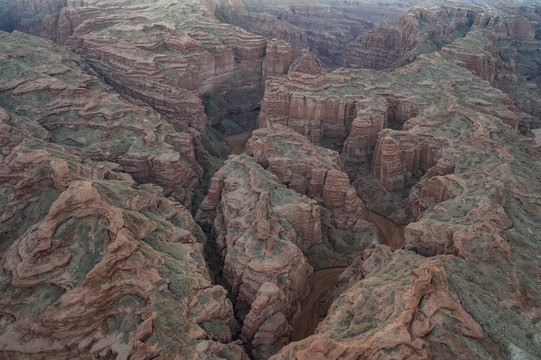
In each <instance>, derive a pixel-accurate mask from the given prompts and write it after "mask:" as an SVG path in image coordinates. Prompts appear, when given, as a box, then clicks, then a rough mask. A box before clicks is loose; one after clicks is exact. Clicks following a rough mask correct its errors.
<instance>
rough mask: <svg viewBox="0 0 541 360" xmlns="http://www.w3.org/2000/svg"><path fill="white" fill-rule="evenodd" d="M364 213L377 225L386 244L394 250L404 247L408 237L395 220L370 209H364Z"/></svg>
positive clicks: (367, 218)
mask: <svg viewBox="0 0 541 360" xmlns="http://www.w3.org/2000/svg"><path fill="white" fill-rule="evenodd" d="M363 214H364V216H365V218H366V220H368V221H369V222H371V223H373V224H374V225H376V228H377V229H378V232H379V235H380V237H381V238H382V239H383V243H384V244H385V245H388V246H390V247H391V248H392V249H393V250H396V249H401V248H403V247H404V244H405V242H406V239H405V237H404V230H402V229H400V228H399V227H398V226H396V224H395V223H394V222H392V221H391V220H389V219H387V218H386V217H385V216H382V215H379V214H376V213H375V212H373V211H370V210H368V209H366V208H365V209H363Z"/></svg>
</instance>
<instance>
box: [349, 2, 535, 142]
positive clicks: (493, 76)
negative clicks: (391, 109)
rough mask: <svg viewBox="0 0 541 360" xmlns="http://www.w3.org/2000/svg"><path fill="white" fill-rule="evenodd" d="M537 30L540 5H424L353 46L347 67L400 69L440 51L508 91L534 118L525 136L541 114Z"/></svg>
mask: <svg viewBox="0 0 541 360" xmlns="http://www.w3.org/2000/svg"><path fill="white" fill-rule="evenodd" d="M539 29H541V28H540V19H539V6H538V5H523V6H517V5H505V4H503V3H501V4H495V5H494V6H488V5H483V4H459V3H450V2H444V3H442V4H435V3H434V4H425V5H420V6H417V7H414V8H413V9H411V10H410V11H408V12H407V13H406V14H405V15H404V16H403V17H401V18H400V20H399V22H398V23H397V24H396V25H388V24H382V25H380V26H377V27H376V28H374V29H373V30H371V31H369V32H367V33H366V34H364V35H362V36H361V37H359V38H358V39H357V41H356V42H351V43H350V45H349V46H348V48H347V49H346V51H345V53H344V65H345V66H347V67H352V68H370V69H387V68H396V67H399V66H402V65H404V64H407V63H410V62H411V61H413V60H414V59H415V58H416V57H417V56H418V55H420V54H426V53H430V52H433V51H437V50H440V49H441V51H442V54H444V55H445V56H448V57H450V58H452V59H454V60H456V61H457V63H458V64H460V65H461V66H464V67H466V68H467V69H469V70H470V71H472V73H473V74H475V75H477V76H479V77H480V78H482V79H484V80H487V81H490V82H491V83H492V84H493V85H495V86H496V87H498V88H499V89H501V90H503V91H505V92H506V93H508V94H509V95H510V96H511V98H512V99H513V100H514V101H515V102H516V103H517V105H518V106H519V108H520V109H521V110H522V111H524V112H526V113H528V114H530V115H531V116H533V118H531V119H529V120H525V122H524V123H523V124H521V128H522V129H523V131H524V132H527V131H528V129H529V128H530V127H538V126H539V124H538V120H537V118H538V117H539V114H541V111H540V108H541V106H540V104H539V101H538V100H537V99H539V97H540V96H541V93H540V92H539V83H537V84H536V83H535V81H536V80H535V79H538V76H537V74H538V73H539V64H538V61H537V60H535V59H536V58H538V57H539V56H538V55H539V36H537V37H536V34H538V33H539V32H540V30H539ZM532 80H533V81H532ZM529 81H532V82H529ZM525 83H526V84H527V85H526V86H524V84H525Z"/></svg>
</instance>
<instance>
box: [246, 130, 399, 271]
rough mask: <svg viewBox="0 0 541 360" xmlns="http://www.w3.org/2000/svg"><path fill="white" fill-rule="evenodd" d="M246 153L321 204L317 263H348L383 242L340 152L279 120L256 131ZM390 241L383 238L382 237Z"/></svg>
mask: <svg viewBox="0 0 541 360" xmlns="http://www.w3.org/2000/svg"><path fill="white" fill-rule="evenodd" d="M246 153H247V154H249V155H251V156H252V157H253V158H254V159H255V160H256V161H257V162H258V163H259V164H260V165H261V166H263V167H264V168H265V169H267V170H268V171H269V172H271V173H273V174H274V175H276V176H277V177H278V181H279V182H280V183H282V184H284V185H286V186H288V187H289V188H290V189H293V190H295V191H296V192H298V193H299V194H303V195H307V196H309V197H310V198H312V199H314V200H316V201H317V202H318V203H319V205H320V208H321V218H322V224H323V244H321V245H320V246H318V247H314V248H313V249H312V250H311V251H310V252H308V259H309V261H310V262H311V264H312V265H313V266H314V267H315V268H318V269H320V268H323V267H329V266H335V267H336V266H344V265H345V263H344V260H345V259H346V258H348V257H350V258H352V257H353V256H354V254H356V253H359V252H362V251H363V250H364V249H365V248H367V247H369V246H371V245H374V244H376V243H378V242H379V241H380V240H379V239H378V232H377V230H376V228H375V226H374V225H373V224H371V223H370V222H368V221H367V219H366V217H365V211H366V209H365V207H364V206H363V202H362V200H361V199H360V198H359V197H358V196H357V193H356V192H355V189H354V188H353V186H351V185H350V183H349V178H348V176H347V175H346V174H345V173H344V172H342V171H341V169H342V165H341V162H340V157H339V155H338V153H337V152H335V151H332V150H329V149H325V148H322V147H317V146H314V145H313V144H311V143H310V142H309V141H308V139H307V138H305V137H304V136H302V135H301V134H298V133H296V132H294V131H293V130H291V129H290V128H288V127H286V126H283V125H278V124H275V125H273V126H272V127H271V128H264V129H259V130H256V131H254V132H253V134H252V137H251V138H250V139H249V140H248V143H247V144H246ZM387 240H388V239H383V238H382V237H381V241H382V242H386V241H387ZM389 245H391V244H390V243H389Z"/></svg>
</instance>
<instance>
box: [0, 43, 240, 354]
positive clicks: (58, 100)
mask: <svg viewBox="0 0 541 360" xmlns="http://www.w3.org/2000/svg"><path fill="white" fill-rule="evenodd" d="M0 48H1V49H2V51H1V52H0V54H1V55H0V66H1V67H2V69H4V70H5V71H3V72H2V81H1V82H0V84H1V88H2V90H1V95H0V104H1V107H0V146H1V155H0V212H1V214H2V215H1V216H0V239H1V241H0V265H1V266H0V289H1V293H2V296H1V299H0V323H1V324H2V325H1V326H0V357H1V358H6V359H7V358H9V359H28V358H55V359H74V358H81V357H91V358H108V357H109V358H118V359H128V358H154V357H157V356H163V355H164V354H165V355H166V356H168V357H170V358H184V357H189V358H205V357H216V358H229V359H247V358H248V357H247V355H246V353H245V352H244V349H243V348H242V346H241V345H240V343H239V342H235V341H233V337H234V335H235V334H236V333H237V332H238V331H239V326H238V324H237V322H236V320H235V318H234V314H233V307H232V304H231V302H230V301H229V300H228V299H227V292H226V290H225V289H224V288H223V287H221V286H217V285H214V284H213V283H212V281H211V279H210V275H209V272H208V269H207V267H206V265H205V262H204V257H203V245H202V244H201V243H203V242H205V237H204V235H203V233H202V231H201V229H200V227H199V226H198V225H197V224H196V223H195V222H194V220H193V218H192V217H191V214H190V212H189V211H188V210H187V209H186V208H185V207H184V206H183V205H181V204H180V203H179V202H177V201H176V200H174V199H173V198H165V197H164V196H163V195H162V193H163V189H162V188H161V187H159V186H157V185H153V184H141V185H138V184H137V183H136V182H135V181H134V180H133V178H132V176H131V175H130V172H131V174H133V177H135V178H137V176H136V175H138V174H137V172H136V171H134V169H133V168H130V167H128V166H126V167H125V164H122V165H121V163H122V162H121V161H120V160H119V161H118V163H115V162H112V161H113V160H115V159H114V158H110V159H107V158H99V157H98V158H97V160H99V162H94V161H93V160H92V156H91V155H89V152H88V151H86V149H88V148H89V146H91V145H92V144H90V141H88V140H87V139H93V140H95V141H96V144H97V145H99V146H103V147H104V149H107V147H106V146H107V145H109V146H110V148H109V149H116V148H120V149H122V148H123V142H128V147H127V148H128V149H129V146H134V147H137V146H141V147H143V145H141V144H144V140H145V139H146V140H148V142H147V146H145V147H144V148H145V151H146V154H147V155H146V156H147V157H151V156H154V155H153V154H154V153H153V152H154V151H157V152H159V153H161V154H162V155H165V157H164V158H163V159H164V160H163V161H164V162H165V161H166V160H167V156H170V154H173V155H175V154H176V156H177V157H178V156H179V154H180V153H179V152H177V151H175V150H174V149H173V147H174V146H173V145H170V144H168V143H167V142H166V140H165V139H166V135H163V134H160V133H159V131H158V130H157V129H156V127H162V128H164V130H165V131H166V132H167V133H168V136H171V137H172V138H174V137H175V136H180V138H182V136H181V134H180V133H175V132H174V130H173V129H172V126H170V125H168V124H167V123H166V122H164V121H162V120H161V118H160V116H159V115H158V114H156V113H155V112H153V111H152V110H150V109H148V108H140V107H135V106H133V105H131V104H129V103H127V102H125V101H124V100H123V99H121V98H120V97H119V96H118V95H115V94H114V93H113V92H111V90H110V89H109V88H108V87H106V86H104V85H102V84H100V82H99V81H98V80H97V78H95V77H93V76H88V75H84V73H83V71H82V70H81V69H80V68H79V67H78V64H79V63H80V62H81V61H80V58H79V57H77V56H74V55H72V54H70V53H68V52H67V51H65V50H63V49H59V48H57V47H56V46H54V45H53V44H52V43H50V42H49V41H46V40H44V39H39V38H35V37H31V36H29V35H24V34H21V33H13V34H10V35H9V34H6V33H1V34H0ZM106 125H107V126H106ZM105 131H107V132H108V140H109V142H105V141H104V140H103V138H100V137H99V136H98V135H100V136H101V135H103V133H104V132H105ZM151 140H153V141H152V142H151ZM177 145H178V146H179V148H180V144H178V143H177ZM114 151H117V150H114ZM114 151H113V150H111V156H114V155H116V156H118V157H121V155H122V153H120V155H118V153H117V152H114ZM118 151H122V150H118ZM124 151H125V150H124ZM143 155H144V154H143ZM173 155H171V156H173ZM159 156H160V155H156V158H159ZM107 160H108V161H107ZM165 166H166V167H167V168H168V169H169V171H174V169H175V168H174V166H173V165H169V164H168V165H165ZM184 171H185V172H186V171H187V170H184ZM164 174H167V173H166V172H164ZM164 176H165V175H164ZM175 176H178V174H175ZM156 181H161V180H159V179H158V178H157V179H156ZM164 186H166V184H164ZM179 329H182V331H179Z"/></svg>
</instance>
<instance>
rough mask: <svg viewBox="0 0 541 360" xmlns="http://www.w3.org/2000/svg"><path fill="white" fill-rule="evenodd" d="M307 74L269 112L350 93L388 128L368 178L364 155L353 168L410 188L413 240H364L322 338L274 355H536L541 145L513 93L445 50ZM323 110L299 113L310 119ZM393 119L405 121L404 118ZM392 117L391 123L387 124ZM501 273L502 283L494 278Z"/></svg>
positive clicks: (387, 185) (392, 187)
mask: <svg viewBox="0 0 541 360" xmlns="http://www.w3.org/2000/svg"><path fill="white" fill-rule="evenodd" d="M307 79H308V78H306V77H305V78H302V79H301V80H304V82H295V81H294V80H292V78H291V76H290V77H282V78H280V79H274V80H273V81H272V82H271V84H270V86H269V89H271V92H270V93H269V96H270V99H271V100H274V99H278V100H276V101H269V102H268V103H265V102H264V106H263V109H262V112H261V114H262V116H263V115H265V116H267V117H266V119H267V121H269V119H275V120H276V122H281V121H282V122H285V123H288V121H291V120H292V118H293V116H295V115H296V114H298V113H302V111H303V109H304V108H303V107H302V106H299V104H300V103H299V102H296V103H294V99H297V98H299V99H301V98H302V99H304V100H303V102H306V103H309V102H311V101H314V100H313V99H317V101H318V102H321V103H324V102H330V101H334V102H336V101H340V100H341V99H345V95H346V94H347V95H348V96H350V97H349V98H348V99H349V100H350V101H352V102H354V103H355V108H356V111H357V113H356V114H355V118H356V119H359V118H362V119H363V122H362V123H361V124H363V125H364V124H370V122H372V124H373V125H372V126H373V127H376V126H378V127H377V128H376V129H375V130H374V132H376V133H377V140H376V143H375V145H374V146H375V148H374V152H373V156H372V158H371V161H370V163H371V172H372V174H371V175H366V176H362V171H360V170H359V169H362V167H363V162H362V161H359V160H358V159H355V158H353V159H351V160H353V161H352V162H350V165H349V166H351V168H350V171H351V172H354V171H356V170H355V169H358V170H357V172H358V173H361V177H360V178H359V180H358V181H357V182H356V184H357V186H358V187H359V188H362V187H363V186H366V185H363V180H366V181H367V182H368V181H369V180H370V178H372V177H375V178H376V179H378V180H379V182H380V184H381V186H382V188H384V189H386V190H387V192H395V191H404V190H405V192H404V194H405V196H406V201H404V202H403V203H402V206H404V207H405V208H406V209H407V211H408V212H409V216H408V217H409V221H410V223H409V224H408V225H407V226H406V227H405V239H406V241H405V249H406V250H407V251H395V252H391V250H390V249H389V248H386V247H375V248H373V249H369V250H366V251H365V253H364V254H363V256H361V257H359V258H357V260H356V261H355V262H354V263H353V264H352V265H351V266H350V268H349V269H347V270H346V271H345V272H344V273H343V275H342V276H341V277H342V282H343V285H342V286H343V289H345V290H344V291H343V292H342V293H341V294H340V295H339V296H338V298H337V299H336V300H335V301H334V302H333V305H332V307H331V309H330V310H329V315H328V316H327V317H326V318H325V320H324V321H323V322H322V323H320V325H319V326H318V328H317V330H316V333H315V335H313V336H310V337H308V338H307V339H305V340H301V341H298V342H294V343H292V344H290V345H288V346H286V347H285V348H284V349H282V351H281V352H280V353H279V354H277V355H276V356H274V357H273V358H272V359H293V358H321V359H323V358H325V359H356V358H359V357H362V358H366V359H377V358H382V357H387V356H393V357H396V358H409V357H415V358H426V359H430V358H439V357H443V358H455V357H460V356H465V357H466V358H480V359H484V358H486V359H490V358H507V357H512V356H518V355H516V354H521V355H520V356H524V357H525V358H532V359H533V358H535V357H537V356H538V354H540V353H541V347H540V345H539V344H540V343H539V341H538V340H533V341H530V340H526V341H525V340H524V339H525V338H535V339H538V337H537V335H535V334H537V333H538V330H539V326H541V325H540V323H539V321H538V318H537V316H539V312H538V308H537V304H538V302H539V300H538V299H539V294H538V292H537V290H535V288H536V285H535V284H536V283H537V282H538V281H539V271H538V266H539V260H538V259H537V258H536V257H535V255H532V254H534V253H536V251H537V250H533V247H535V246H536V245H534V244H535V241H536V240H533V238H532V236H533V234H536V233H538V232H539V230H540V229H538V227H539V226H538V225H534V223H536V222H537V221H536V220H533V219H534V218H535V219H536V218H537V217H538V216H539V214H541V212H539V209H538V208H539V204H538V201H537V200H536V199H535V197H532V196H531V195H529V194H531V193H535V192H536V190H535V189H539V178H538V176H537V175H534V174H537V173H538V172H539V171H540V170H541V169H540V163H539V161H538V160H537V158H536V157H537V155H536V154H537V150H534V147H532V146H531V145H530V141H529V139H528V138H526V137H523V136H521V135H519V134H518V133H517V130H518V126H519V123H520V121H521V118H520V117H519V116H518V115H517V113H518V109H517V107H516V106H515V105H514V104H513V102H512V100H511V99H510V98H509V97H508V96H507V95H506V94H504V93H502V92H501V91H500V90H497V89H495V88H494V87H492V86H491V85H490V84H489V83H488V82H486V81H481V80H479V79H478V78H476V77H472V75H471V73H470V71H468V70H467V69H464V68H462V67H461V66H458V65H457V64H456V63H455V62H454V61H450V60H448V59H446V58H445V57H444V56H442V54H440V53H434V54H431V55H430V56H421V57H419V58H418V59H417V60H416V61H415V62H413V63H412V64H410V65H408V66H405V67H402V68H400V69H397V70H395V71H392V72H373V71H369V70H350V69H340V70H338V71H335V72H333V73H330V74H328V75H326V76H325V77H312V78H310V82H309V81H308V80H307ZM376 79H377V80H376ZM273 83H274V84H273ZM290 86H291V87H290ZM293 88H294V89H295V90H292V89H293ZM274 91H276V92H277V93H279V92H280V91H283V93H285V94H281V95H280V96H276V97H275V96H274V95H275V92H274ZM355 93H357V94H358V95H357V98H355V97H354V96H352V94H355ZM288 94H292V95H291V96H289V95H288ZM367 94H373V95H370V96H367ZM425 96H426V97H425ZM289 99H291V101H289ZM273 103H280V104H281V105H280V106H278V107H276V108H277V109H278V111H277V115H276V116H275V117H273V115H272V114H273V112H272V110H270V109H272V107H270V106H269V107H266V106H267V105H265V104H269V105H270V104H273ZM283 104H288V105H290V104H295V106H294V107H293V106H291V107H289V106H287V105H286V106H284V105H283ZM400 104H402V105H400ZM284 108H285V109H287V110H288V112H287V113H286V115H283V114H284V113H285V112H282V109H284ZM307 108H308V107H307ZM293 109H295V110H293ZM299 110H300V111H299ZM390 113H393V114H394V115H392V116H389V114H390ZM269 114H271V115H269ZM398 114H404V115H398ZM410 116H412V117H410ZM321 118H324V117H321V116H320V117H316V116H313V117H311V116H306V115H305V116H303V117H302V118H294V122H293V124H298V123H301V122H302V121H304V122H305V123H306V124H307V125H306V127H305V129H306V128H308V129H310V124H311V123H314V124H319V123H320V119H321ZM338 119H339V123H342V121H344V119H345V117H341V118H340V117H338ZM391 119H395V120H397V119H403V120H405V121H403V122H402V123H401V126H395V125H392V121H391ZM269 122H270V121H269ZM386 122H387V125H386V126H388V127H389V128H386V129H383V130H381V131H377V130H378V129H379V128H380V127H381V124H382V123H383V124H385V123H386ZM398 123H400V122H398ZM352 124H355V121H353V122H352ZM352 129H353V127H352ZM300 130H301V131H302V129H300ZM352 132H353V130H352ZM322 133H323V134H325V132H322ZM308 134H311V133H308ZM367 138H368V136H367ZM372 139H373V138H372ZM357 143H358V142H357V141H351V139H350V141H348V143H347V146H344V153H343V156H344V158H345V160H349V159H348V158H349V157H350V156H351V154H353V155H355V154H359V155H361V156H363V155H362V151H361V152H358V153H357V152H355V151H353V152H349V153H348V152H347V149H351V148H350V146H353V145H355V144H357ZM364 156H366V155H364ZM366 162H367V161H365V163H366ZM480 174H483V175H480ZM527 179H528V180H527ZM360 190H362V189H360ZM360 192H361V193H363V191H360ZM380 199H381V198H380ZM380 201H381V200H380ZM366 204H368V205H369V206H373V205H374V203H373V202H370V201H368V202H367V203H366ZM399 206H400V205H399ZM403 215H404V214H402V215H400V214H394V216H396V217H400V216H403ZM534 238H535V236H534ZM474 269H475V270H474ZM480 277H482V278H483V279H484V280H481V278H480ZM496 278H498V279H505V280H504V281H498V283H497V284H494V281H493V280H487V279H496ZM504 294H505V295H504ZM509 294H513V295H509ZM390 304H391V305H390ZM517 310H518V311H517ZM495 313H497V314H498V318H497V319H494V317H493V316H492V314H495ZM534 314H535V315H534ZM488 319H490V320H488ZM503 329H506V330H505V331H504V333H503V334H502V331H503ZM528 334H529V335H528ZM442 354H444V355H442Z"/></svg>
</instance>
